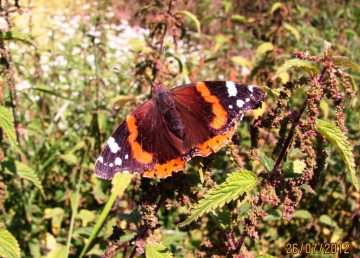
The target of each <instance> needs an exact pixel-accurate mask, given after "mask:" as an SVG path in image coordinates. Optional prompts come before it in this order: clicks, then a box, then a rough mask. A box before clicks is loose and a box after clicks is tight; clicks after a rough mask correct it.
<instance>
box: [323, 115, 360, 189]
mask: <svg viewBox="0 0 360 258" xmlns="http://www.w3.org/2000/svg"><path fill="white" fill-rule="evenodd" d="M316 126H317V128H318V130H319V133H321V134H322V135H324V136H325V137H326V139H327V140H328V141H329V142H330V143H331V144H332V145H334V147H335V148H336V150H337V152H338V153H339V154H340V156H341V158H342V160H343V161H344V163H345V166H346V168H347V169H348V170H349V172H350V176H351V179H352V183H353V185H354V187H355V189H356V191H357V192H359V184H358V182H357V179H356V172H355V160H354V157H353V154H352V148H351V146H350V144H349V142H348V141H347V137H346V136H345V135H344V134H343V133H342V132H341V130H340V129H338V128H337V127H335V126H334V125H332V124H330V123H328V122H326V121H323V120H321V119H316Z"/></svg>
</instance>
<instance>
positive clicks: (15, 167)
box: [1, 160, 46, 198]
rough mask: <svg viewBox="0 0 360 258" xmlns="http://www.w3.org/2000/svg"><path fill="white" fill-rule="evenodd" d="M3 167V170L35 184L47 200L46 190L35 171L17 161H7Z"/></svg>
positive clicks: (3, 163)
mask: <svg viewBox="0 0 360 258" xmlns="http://www.w3.org/2000/svg"><path fill="white" fill-rule="evenodd" d="M1 165H2V167H3V169H5V170H6V171H8V172H10V173H12V174H16V175H17V176H19V177H20V178H22V179H25V180H27V181H29V182H31V183H32V184H34V185H35V186H36V187H37V188H38V189H39V190H40V192H41V194H42V196H43V197H44V198H46V197H45V193H44V188H43V186H42V184H41V181H40V178H39V177H38V175H37V174H36V173H35V172H34V170H33V169H31V168H30V167H28V166H27V165H25V164H24V163H21V162H19V161H17V160H16V161H15V162H13V161H12V160H9V161H5V162H2V163H1Z"/></svg>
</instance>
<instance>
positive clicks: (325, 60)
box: [83, 13, 360, 257]
mask: <svg viewBox="0 0 360 258" xmlns="http://www.w3.org/2000/svg"><path fill="white" fill-rule="evenodd" d="M162 19H163V20H166V21H167V22H166V23H165V22H164V24H167V25H164V27H163V28H162V30H156V29H154V30H153V32H154V33H152V34H151V37H154V38H156V37H158V38H159V39H160V40H154V42H163V37H164V35H165V32H166V29H167V26H170V27H171V26H174V27H176V26H177V24H179V22H178V21H177V22H175V21H174V20H171V19H174V16H167V14H166V13H164V16H163V17H162ZM156 28H158V27H156ZM164 31H165V32H164ZM172 31H176V29H173V30H172ZM160 45H161V47H162V43H161V44H160ZM155 48H156V47H155V46H154V49H155ZM147 55H148V56H147V57H146V58H145V60H143V61H142V62H141V63H139V65H138V66H137V67H138V68H139V69H140V68H141V69H140V70H142V72H138V73H137V74H141V73H146V72H147V75H146V76H149V74H152V75H153V78H156V76H157V75H158V74H159V71H160V72H161V73H165V74H166V73H167V72H168V70H167V67H168V66H169V64H168V63H167V62H166V61H161V60H162V59H161V58H160V57H159V56H160V55H161V53H157V52H156V51H154V52H148V53H147ZM294 57H295V58H294V59H291V60H289V61H287V62H286V63H285V64H284V65H282V66H281V67H280V68H279V69H278V70H277V72H276V74H275V75H274V76H273V78H272V79H273V80H275V79H277V78H278V77H279V76H281V74H283V73H285V72H288V71H299V72H305V73H306V76H302V77H300V78H299V79H297V80H294V81H291V82H288V83H286V84H284V85H283V86H282V87H281V88H278V89H270V88H267V87H265V88H266V90H267V93H268V100H269V99H272V100H273V101H274V108H271V109H270V110H268V111H267V112H266V113H265V114H263V115H262V116H260V117H258V118H256V119H255V120H254V121H253V123H252V125H251V126H250V134H251V150H250V154H249V155H248V156H249V160H253V161H255V160H258V161H259V162H258V163H257V165H256V166H257V168H256V169H254V171H250V170H248V169H244V165H243V161H242V157H241V156H240V155H239V145H238V144H236V143H232V144H229V145H228V152H227V154H228V156H229V157H230V160H232V161H233V164H234V167H235V172H231V173H228V174H227V175H226V180H225V181H224V182H223V183H221V184H217V183H216V182H215V181H214V179H213V178H211V177H210V174H211V171H212V169H211V166H212V165H211V164H213V163H211V162H208V161H209V159H211V158H206V159H204V160H203V161H202V162H201V161H200V159H196V160H195V161H198V162H197V164H198V165H199V166H200V169H198V171H199V174H200V176H199V175H197V174H195V173H190V174H189V173H182V172H178V173H173V176H172V177H169V178H166V179H163V180H154V179H147V178H142V179H141V182H140V181H139V180H137V181H136V183H135V185H134V186H133V191H134V193H135V192H136V193H138V194H139V197H138V198H135V204H136V207H137V208H135V209H132V210H133V211H132V212H131V213H123V212H120V213H119V215H118V217H119V219H120V221H122V222H124V221H126V226H125V228H124V227H120V226H115V227H114V231H113V234H112V235H111V236H110V238H109V239H108V240H109V241H108V247H107V250H106V253H105V254H104V256H106V257H112V256H114V255H115V254H116V253H119V252H123V254H124V255H125V254H126V253H127V250H128V248H129V246H132V251H131V252H130V255H129V257H133V256H135V255H136V253H138V254H142V253H144V252H145V253H146V255H147V256H149V257H150V256H151V255H155V256H151V257H156V255H158V256H159V257H160V256H161V257H172V253H171V251H176V250H170V249H168V248H167V247H166V245H165V244H163V243H162V235H163V234H164V232H165V231H166V228H167V225H171V224H172V225H174V224H177V225H178V226H179V228H180V229H181V230H182V231H187V232H188V234H189V235H190V236H191V238H196V237H195V236H194V235H193V234H192V232H195V231H196V230H200V231H201V232H202V235H201V237H200V239H201V240H199V241H200V245H199V246H198V247H197V252H198V253H197V254H198V256H199V257H208V256H209V255H223V256H226V257H230V256H232V255H236V254H239V253H242V254H249V250H248V247H246V245H245V244H244V243H245V240H246V239H247V238H249V239H250V240H251V241H256V240H258V239H259V227H260V226H261V227H262V224H263V223H264V221H263V218H264V217H265V216H267V215H268V212H266V210H275V209H280V211H281V214H282V215H280V216H282V218H283V219H284V220H291V215H292V214H293V213H294V212H295V211H296V209H297V207H298V205H299V202H300V200H301V198H302V195H303V191H304V190H306V191H309V192H311V193H313V194H316V193H315V188H316V186H317V185H318V184H319V182H321V180H322V176H323V175H324V171H325V167H326V158H327V157H328V155H329V151H328V150H329V147H330V145H331V146H332V147H334V148H335V149H336V151H337V152H338V153H339V154H340V156H341V158H342V162H343V163H344V164H345V166H346V170H347V171H348V173H349V174H350V175H351V178H352V184H353V186H354V187H355V189H356V191H359V186H358V183H357V180H356V175H355V162H354V158H353V154H352V148H351V146H350V144H349V142H348V141H347V137H346V134H347V129H346V126H345V124H344V121H345V113H344V106H346V103H345V101H346V100H351V98H353V97H354V94H355V90H356V85H355V83H354V79H353V78H352V77H351V76H350V75H349V74H348V73H346V72H344V71H342V70H341V69H340V68H342V67H346V68H353V69H356V70H357V71H360V67H359V66H358V65H357V64H355V63H354V62H352V61H351V60H350V59H349V58H347V57H344V56H335V55H334V54H333V51H332V49H331V45H330V43H328V42H325V43H324V55H323V56H310V55H308V54H305V53H301V52H297V53H295V55H294ZM148 59H150V60H153V61H152V62H150V61H149V62H148V61H146V60H148ZM154 60H155V61H154ZM317 67H322V69H321V70H318V68H317ZM149 70H150V71H151V72H150V73H149ZM169 73H170V72H169ZM294 92H297V93H299V92H300V93H302V94H300V95H302V96H303V100H302V101H303V102H302V104H301V105H300V108H299V109H298V110H297V109H295V108H294V107H293V105H292V103H293V102H294V100H293V99H292V97H293V96H294ZM296 96H299V94H296ZM265 102H266V101H265ZM295 102H299V100H298V99H297V100H296V101H295ZM321 102H326V103H328V105H329V106H333V108H334V110H335V114H334V116H335V123H332V122H328V121H326V119H325V118H322V116H323V115H322V112H321V111H320V105H321ZM294 106H296V105H294ZM269 138H273V139H275V138H276V144H275V146H273V147H272V149H271V150H272V151H266V148H265V147H264V146H262V148H261V149H259V148H258V143H259V142H260V140H261V142H265V141H266V139H269ZM236 140H237V139H236V136H235V139H234V142H236ZM270 146H272V145H271V143H270ZM268 148H269V147H268ZM190 170H191V169H190ZM208 172H209V173H208ZM131 178H132V175H129V174H117V175H116V176H115V178H114V179H113V185H114V187H113V194H112V196H111V197H110V200H109V203H108V205H107V208H106V209H105V210H104V211H103V213H102V215H101V219H100V220H99V221H98V224H97V225H100V224H101V223H102V222H103V220H104V219H105V217H106V214H107V213H108V212H109V210H110V207H111V206H112V204H113V203H114V201H115V199H116V195H118V193H119V192H120V193H121V194H120V196H122V194H123V192H124V190H125V189H126V188H127V187H128V186H129V185H130V183H131ZM198 193H204V194H203V196H201V197H200V196H199V194H198ZM118 196H119V195H118ZM174 200H175V205H176V206H177V207H180V206H187V207H189V208H190V209H189V210H187V211H186V212H184V213H185V214H187V216H186V217H184V214H179V213H172V214H171V213H170V211H171V210H172V209H173V207H174ZM244 205H246V206H247V209H246V210H244V209H242V207H243V206H244ZM268 207H271V209H268ZM128 208H129V207H128ZM162 208H163V210H162ZM159 211H161V212H160V215H158V213H159ZM169 214H171V215H169ZM206 214H208V215H210V217H211V219H210V220H208V219H205V218H207V217H206V216H205V215H206ZM95 228H96V229H98V227H97V226H96V227H95ZM214 228H216V230H215V229H214ZM172 230H175V229H174V228H173V229H172ZM173 232H174V235H176V237H178V238H179V235H180V238H182V236H183V235H181V234H179V231H178V230H176V231H173ZM95 235H96V232H95V233H94V234H93V235H92V236H91V237H90V239H89V242H88V245H87V246H86V247H85V248H84V250H83V254H84V252H85V251H86V249H87V247H88V246H89V245H90V242H91V240H92V238H93V237H95ZM119 240H120V241H119ZM177 244H178V245H177V246H176V247H174V248H175V249H178V248H179V245H180V244H183V245H184V246H185V245H186V244H185V243H184V242H182V241H180V240H179V241H178V242H177ZM184 248H185V247H184Z"/></svg>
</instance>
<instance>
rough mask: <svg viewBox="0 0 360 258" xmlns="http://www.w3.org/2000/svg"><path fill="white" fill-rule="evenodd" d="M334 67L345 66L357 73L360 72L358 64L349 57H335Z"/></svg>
mask: <svg viewBox="0 0 360 258" xmlns="http://www.w3.org/2000/svg"><path fill="white" fill-rule="evenodd" d="M333 58H334V60H333V62H334V65H338V66H345V67H349V68H353V69H355V70H356V71H358V72H360V66H358V65H357V64H356V63H354V62H353V61H352V60H351V59H350V58H348V57H347V56H334V57H333Z"/></svg>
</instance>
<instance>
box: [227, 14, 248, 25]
mask: <svg viewBox="0 0 360 258" xmlns="http://www.w3.org/2000/svg"><path fill="white" fill-rule="evenodd" d="M230 20H231V21H232V22H238V23H244V21H245V20H246V18H245V16H242V15H239V14H234V15H232V16H231V17H230Z"/></svg>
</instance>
